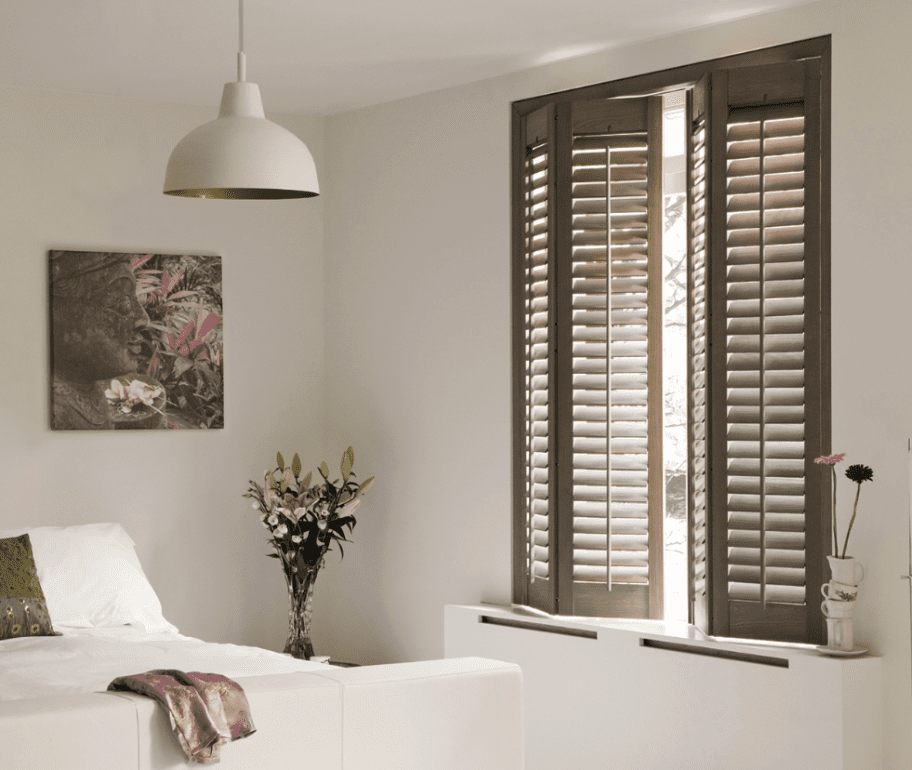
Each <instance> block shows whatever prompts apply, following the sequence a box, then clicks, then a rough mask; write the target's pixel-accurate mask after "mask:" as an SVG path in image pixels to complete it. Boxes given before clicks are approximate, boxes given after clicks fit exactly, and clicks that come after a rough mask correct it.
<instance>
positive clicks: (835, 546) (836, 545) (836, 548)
mask: <svg viewBox="0 0 912 770" xmlns="http://www.w3.org/2000/svg"><path fill="white" fill-rule="evenodd" d="M830 470H831V471H833V555H834V556H836V557H837V558H838V557H839V536H838V535H837V534H836V466H835V465H831V466H830Z"/></svg>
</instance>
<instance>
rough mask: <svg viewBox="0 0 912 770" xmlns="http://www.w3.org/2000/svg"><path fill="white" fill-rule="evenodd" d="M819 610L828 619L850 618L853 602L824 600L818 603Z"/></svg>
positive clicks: (853, 607)
mask: <svg viewBox="0 0 912 770" xmlns="http://www.w3.org/2000/svg"><path fill="white" fill-rule="evenodd" d="M820 609H821V611H822V612H823V614H824V615H825V616H826V617H828V618H851V617H852V611H853V610H854V609H855V602H854V601H852V602H841V601H839V600H838V599H824V600H823V601H822V602H820Z"/></svg>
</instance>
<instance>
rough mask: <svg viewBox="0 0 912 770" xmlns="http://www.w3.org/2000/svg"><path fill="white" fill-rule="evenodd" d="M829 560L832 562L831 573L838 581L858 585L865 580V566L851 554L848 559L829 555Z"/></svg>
mask: <svg viewBox="0 0 912 770" xmlns="http://www.w3.org/2000/svg"><path fill="white" fill-rule="evenodd" d="M827 561H828V562H829V563H830V575H832V578H833V580H835V581H836V582H837V583H845V584H846V585H850V586H857V585H858V584H859V583H860V582H861V581H862V580H864V567H862V566H861V565H860V564H858V563H857V562H856V561H855V559H853V558H852V557H851V556H850V557H848V558H847V559H837V558H836V557H835V556H827Z"/></svg>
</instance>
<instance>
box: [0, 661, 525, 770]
mask: <svg viewBox="0 0 912 770" xmlns="http://www.w3.org/2000/svg"><path fill="white" fill-rule="evenodd" d="M237 681H238V683H239V684H241V686H242V687H243V688H244V691H245V692H246V694H247V699H248V701H249V703H250V708H251V714H252V717H253V721H254V724H255V725H256V728H257V731H256V733H254V734H253V735H251V736H249V737H248V738H245V739H243V740H239V741H235V742H234V743H231V744H229V745H227V746H224V747H222V750H221V762H220V767H222V768H224V769H225V770H241V769H242V768H243V769H244V770H279V769H280V768H281V770H290V769H291V768H302V770H336V769H338V770H387V769H388V770H429V769H430V768H434V770H465V769H466V768H471V770H522V767H523V748H522V746H523V735H522V692H521V690H522V675H521V673H520V670H519V668H518V667H517V666H515V665H512V664H508V663H501V662H498V661H492V660H486V659H483V658H456V659H449V660H439V661H426V662H419V663H399V664H393V665H384V666H364V667H360V668H333V667H327V670H326V671H320V672H319V673H316V672H314V673H311V672H307V673H303V672H301V673H292V674H272V675H265V676H251V677H239V678H238V679H237ZM0 687H2V683H0ZM0 747H2V765H3V767H9V768H17V770H47V769H48V768H54V770H172V768H173V769H174V770H177V769H178V768H186V767H187V759H186V757H185V756H184V754H183V752H182V751H181V750H180V747H179V746H178V744H177V740H176V739H175V737H174V735H173V734H172V732H171V728H170V724H169V720H168V716H167V713H166V711H165V709H163V708H162V707H161V706H159V705H158V704H157V703H156V702H155V701H153V700H151V699H149V698H145V697H142V696H139V695H134V694H132V693H108V692H105V693H89V694H81V695H68V696H62V697H57V698H47V699H35V700H16V701H5V702H0Z"/></svg>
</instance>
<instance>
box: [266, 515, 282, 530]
mask: <svg viewBox="0 0 912 770" xmlns="http://www.w3.org/2000/svg"><path fill="white" fill-rule="evenodd" d="M266 521H268V522H269V523H270V524H271V525H272V526H273V527H274V526H275V525H276V524H278V523H279V517H278V516H276V514H275V513H270V514H269V516H267V517H266Z"/></svg>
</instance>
